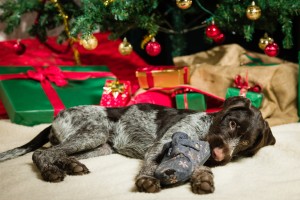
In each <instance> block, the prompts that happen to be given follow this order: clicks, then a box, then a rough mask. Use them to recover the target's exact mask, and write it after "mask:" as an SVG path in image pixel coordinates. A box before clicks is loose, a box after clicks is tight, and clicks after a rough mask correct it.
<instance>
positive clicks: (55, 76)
mask: <svg viewBox="0 0 300 200" xmlns="http://www.w3.org/2000/svg"><path fill="white" fill-rule="evenodd" d="M101 77H112V78H115V76H114V75H113V74H112V73H111V72H73V71H62V70H61V69H60V68H59V67H57V66H49V67H46V68H43V67H36V68H35V70H28V71H27V72H26V73H18V74H2V75H0V80H9V79H33V80H37V81H39V82H40V83H41V86H42V88H43V90H44V92H45V94H46V95H47V97H48V99H49V101H50V103H51V105H52V106H53V109H54V116H56V115H57V114H58V113H59V112H60V111H61V110H63V109H65V106H64V104H63V102H62V101H61V99H60V98H59V96H58V94H57V92H56V91H55V89H54V88H53V87H52V85H51V82H52V83H54V84H55V85H57V86H60V87H61V86H66V85H67V84H68V81H67V79H71V80H86V79H89V78H101Z"/></svg>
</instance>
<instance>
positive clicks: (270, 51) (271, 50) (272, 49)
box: [264, 42, 279, 57]
mask: <svg viewBox="0 0 300 200" xmlns="http://www.w3.org/2000/svg"><path fill="white" fill-rule="evenodd" d="M264 51H265V54H267V55H268V56H270V57H274V56H277V55H278V53H279V46H278V45H277V44H276V43H275V42H273V43H270V44H268V45H267V46H266V48H265V50H264Z"/></svg>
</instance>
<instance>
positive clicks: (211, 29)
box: [205, 23, 221, 38]
mask: <svg viewBox="0 0 300 200" xmlns="http://www.w3.org/2000/svg"><path fill="white" fill-rule="evenodd" d="M205 33H206V36H207V37H209V38H214V37H216V36H218V35H219V34H220V33H221V31H220V29H219V28H218V27H217V26H216V25H215V24H214V23H212V24H211V25H209V26H207V27H206V29H205Z"/></svg>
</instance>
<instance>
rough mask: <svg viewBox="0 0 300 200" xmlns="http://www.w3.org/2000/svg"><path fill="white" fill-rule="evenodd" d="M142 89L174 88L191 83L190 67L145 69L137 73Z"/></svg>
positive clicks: (140, 69)
mask: <svg viewBox="0 0 300 200" xmlns="http://www.w3.org/2000/svg"><path fill="white" fill-rule="evenodd" d="M136 77H137V78H138V82H139V85H140V87H141V88H144V89H147V88H152V87H174V86H177V85H182V84H188V83H189V69H188V67H174V66H172V67H144V68H139V69H137V71H136Z"/></svg>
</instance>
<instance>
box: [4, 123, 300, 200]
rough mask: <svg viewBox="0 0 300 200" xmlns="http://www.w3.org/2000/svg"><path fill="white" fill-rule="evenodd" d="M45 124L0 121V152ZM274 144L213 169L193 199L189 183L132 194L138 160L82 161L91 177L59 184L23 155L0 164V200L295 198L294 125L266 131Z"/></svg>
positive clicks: (297, 148)
mask: <svg viewBox="0 0 300 200" xmlns="http://www.w3.org/2000/svg"><path fill="white" fill-rule="evenodd" d="M46 126H47V125H46V124H43V125H38V126H35V127H26V126H20V125H16V124H12V123H10V122H9V121H7V120H0V144H1V145H0V152H2V151H5V150H8V149H11V148H13V147H17V146H20V145H22V144H24V143H26V142H28V141H29V140H30V139H31V138H33V136H35V135H36V134H37V133H38V132H39V131H41V130H42V129H43V128H45V127H46ZM272 131H273V134H274V136H275V137H276V139H277V143H276V145H275V146H269V147H266V148H263V149H261V150H260V151H259V152H258V154H256V155H255V156H254V157H253V158H246V159H242V160H240V161H238V162H235V163H230V164H228V165H226V166H223V167H216V168H214V169H213V172H214V175H215V186H216V190H215V192H214V193H213V194H210V195H201V196H199V195H195V194H193V193H192V192H191V189H190V185H189V184H185V185H183V186H179V187H175V188H171V189H165V190H162V191H161V192H160V193H157V194H146V193H139V192H136V191H135V187H134V178H135V175H136V174H137V172H138V170H139V166H140V164H141V161H140V160H135V159H130V158H126V157H123V156H120V155H109V156H103V157H97V158H90V159H87V160H82V162H83V163H84V164H85V165H86V166H87V167H88V168H89V169H90V171H91V173H90V174H88V175H84V176H67V177H66V178H65V180H64V181H63V182H61V183H48V182H45V181H43V180H42V179H41V176H40V174H39V173H38V171H37V169H36V167H35V166H34V164H33V163H32V160H31V156H32V153H29V154H27V155H25V156H22V157H20V158H17V159H14V160H9V161H6V162H3V163H0V200H48V199H49V200H81V199H84V200H106V199H107V200H135V199H139V200H166V199H172V200H177V199H178V200H181V199H182V200H192V199H202V200H207V199H211V200H213V199H222V200H226V199H228V200H244V199H246V200H249V199H255V200H267V199H268V200H269V199H270V200H277V199H278V200H283V199H288V200H299V199H300V144H299V143H300V123H294V124H286V125H281V126H275V127H272Z"/></svg>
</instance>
